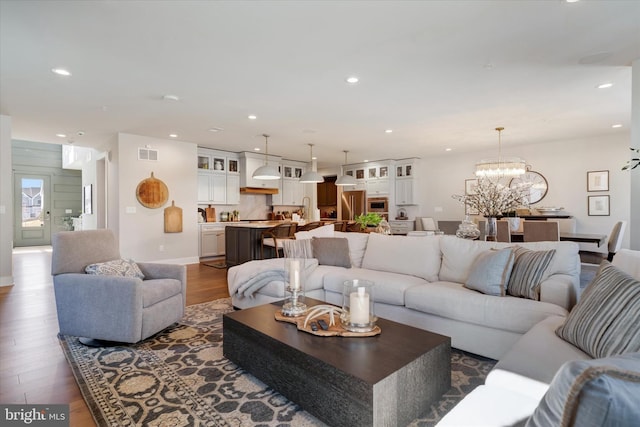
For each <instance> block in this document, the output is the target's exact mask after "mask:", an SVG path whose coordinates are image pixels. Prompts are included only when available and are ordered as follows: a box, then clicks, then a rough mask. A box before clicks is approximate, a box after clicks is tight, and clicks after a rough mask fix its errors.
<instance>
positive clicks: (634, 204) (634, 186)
mask: <svg viewBox="0 0 640 427" xmlns="http://www.w3.org/2000/svg"><path fill="white" fill-rule="evenodd" d="M632 67H633V68H632V72H631V81H632V84H631V144H629V146H630V147H634V148H640V59H637V60H635V61H634V62H633V66H632ZM630 153H631V152H630V151H627V156H628V157H627V159H628V158H629V157H630V156H629V154H630ZM630 175H631V190H630V191H631V193H630V197H631V221H630V223H629V234H630V236H631V246H630V247H631V249H635V250H640V167H637V168H635V169H634V170H632V171H630Z"/></svg>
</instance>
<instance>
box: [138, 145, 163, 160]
mask: <svg viewBox="0 0 640 427" xmlns="http://www.w3.org/2000/svg"><path fill="white" fill-rule="evenodd" d="M138 160H151V161H154V162H157V161H158V150H153V149H151V148H142V147H139V148H138Z"/></svg>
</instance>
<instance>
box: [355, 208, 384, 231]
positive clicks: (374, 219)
mask: <svg viewBox="0 0 640 427" xmlns="http://www.w3.org/2000/svg"><path fill="white" fill-rule="evenodd" d="M382 220H383V218H382V215H380V214H379V213H376V212H369V213H367V214H361V215H358V216H356V224H359V225H360V228H361V229H362V230H365V229H366V228H367V227H377V226H378V224H380V221H382Z"/></svg>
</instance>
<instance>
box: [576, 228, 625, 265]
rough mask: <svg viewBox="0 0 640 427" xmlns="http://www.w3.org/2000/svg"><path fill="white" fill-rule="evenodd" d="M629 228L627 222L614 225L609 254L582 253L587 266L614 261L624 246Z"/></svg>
mask: <svg viewBox="0 0 640 427" xmlns="http://www.w3.org/2000/svg"><path fill="white" fill-rule="evenodd" d="M626 228H627V221H618V222H616V223H615V224H614V225H613V228H612V229H611V234H610V235H609V241H608V243H607V253H603V252H595V251H580V259H581V260H582V262H584V263H586V264H600V262H602V261H603V260H605V259H606V260H607V261H609V262H611V261H613V257H614V256H615V255H616V252H618V251H619V250H620V247H621V246H622V238H623V237H624V232H625V230H626Z"/></svg>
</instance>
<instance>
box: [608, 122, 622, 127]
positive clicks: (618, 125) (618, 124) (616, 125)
mask: <svg viewBox="0 0 640 427" xmlns="http://www.w3.org/2000/svg"><path fill="white" fill-rule="evenodd" d="M611 127H612V128H621V127H622V125H621V124H620V123H616V124H615V125H611Z"/></svg>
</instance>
